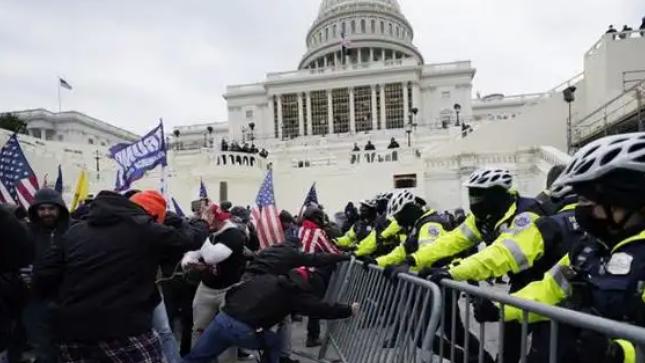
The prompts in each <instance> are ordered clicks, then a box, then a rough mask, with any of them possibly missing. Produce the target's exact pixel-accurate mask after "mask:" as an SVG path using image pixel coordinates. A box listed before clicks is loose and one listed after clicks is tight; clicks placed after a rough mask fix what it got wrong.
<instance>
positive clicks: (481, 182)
mask: <svg viewBox="0 0 645 363" xmlns="http://www.w3.org/2000/svg"><path fill="white" fill-rule="evenodd" d="M464 186H465V187H467V188H481V189H488V188H493V187H497V186H499V187H502V188H504V189H506V190H509V189H511V187H512V186H513V176H511V172H510V171H508V170H506V169H497V168H484V169H479V170H476V171H475V172H474V173H472V174H471V175H470V179H468V182H466V183H465V184H464Z"/></svg>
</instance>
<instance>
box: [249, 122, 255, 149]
mask: <svg viewBox="0 0 645 363" xmlns="http://www.w3.org/2000/svg"><path fill="white" fill-rule="evenodd" d="M249 129H250V130H251V132H250V133H249V139H251V146H253V141H255V135H254V134H253V130H255V122H249Z"/></svg>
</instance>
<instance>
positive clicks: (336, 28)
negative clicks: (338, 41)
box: [334, 24, 338, 38]
mask: <svg viewBox="0 0 645 363" xmlns="http://www.w3.org/2000/svg"><path fill="white" fill-rule="evenodd" d="M336 37H338V27H337V26H336V24H334V38H336Z"/></svg>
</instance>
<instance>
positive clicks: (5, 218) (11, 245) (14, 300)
mask: <svg viewBox="0 0 645 363" xmlns="http://www.w3.org/2000/svg"><path fill="white" fill-rule="evenodd" d="M15 211H16V209H15V208H12V207H11V206H5V205H0V226H2V242H0V360H2V356H4V355H6V354H7V353H6V352H5V350H6V349H7V348H9V345H10V344H11V343H12V341H13V340H14V339H15V338H16V335H17V331H16V330H17V327H18V324H19V323H20V321H19V319H18V317H19V316H20V311H21V310H22V308H23V305H24V303H25V301H24V298H25V295H26V291H25V286H24V284H23V283H22V281H21V280H20V276H19V273H18V270H19V269H20V268H23V267H25V266H27V265H29V264H30V263H31V261H32V260H33V255H34V245H33V244H32V243H30V240H29V235H28V233H27V229H26V228H25V225H24V224H23V223H22V222H21V221H20V220H19V219H18V218H16V216H15ZM19 354H20V352H18V355H19Z"/></svg>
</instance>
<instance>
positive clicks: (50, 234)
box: [28, 188, 69, 263]
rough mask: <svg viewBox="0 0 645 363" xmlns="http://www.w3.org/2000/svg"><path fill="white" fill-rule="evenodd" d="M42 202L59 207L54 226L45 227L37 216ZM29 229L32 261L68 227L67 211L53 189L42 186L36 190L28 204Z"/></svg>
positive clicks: (55, 241) (56, 241)
mask: <svg viewBox="0 0 645 363" xmlns="http://www.w3.org/2000/svg"><path fill="white" fill-rule="evenodd" d="M43 204H53V205H57V206H58V207H59V208H60V213H61V214H60V215H59V217H58V221H57V224H56V226H54V227H47V226H45V225H44V224H43V223H42V222H41V221H40V219H39V218H38V213H37V210H38V207H39V206H40V205H43ZM28 214H29V231H30V233H31V238H32V243H33V244H34V249H35V255H34V262H33V263H38V261H39V260H40V259H41V258H42V257H43V256H44V255H45V254H46V253H47V252H48V251H49V248H50V247H51V246H52V244H54V243H58V242H59V241H60V239H61V237H62V236H63V234H65V232H67V229H68V228H69V211H68V210H67V206H65V202H64V201H63V197H62V196H61V194H60V193H58V192H57V191H55V190H53V189H48V188H43V189H40V190H39V191H38V192H36V195H35V196H34V202H33V203H32V204H31V205H30V206H29V210H28Z"/></svg>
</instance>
